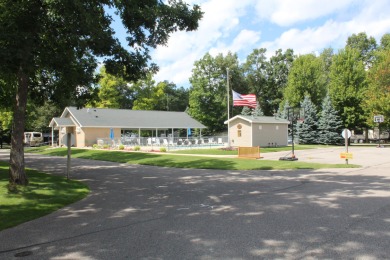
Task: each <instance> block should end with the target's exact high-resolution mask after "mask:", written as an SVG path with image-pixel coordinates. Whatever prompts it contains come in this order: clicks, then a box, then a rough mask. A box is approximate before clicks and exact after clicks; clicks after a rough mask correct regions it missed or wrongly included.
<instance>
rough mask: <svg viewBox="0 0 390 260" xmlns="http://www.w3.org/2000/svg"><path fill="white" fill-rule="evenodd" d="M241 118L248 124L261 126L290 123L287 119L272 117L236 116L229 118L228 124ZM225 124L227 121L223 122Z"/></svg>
mask: <svg viewBox="0 0 390 260" xmlns="http://www.w3.org/2000/svg"><path fill="white" fill-rule="evenodd" d="M237 118H241V119H244V120H246V121H248V122H250V123H263V124H289V123H290V121H288V120H287V119H283V118H279V117H274V116H244V115H237V116H235V117H232V118H230V120H229V121H230V122H231V121H233V120H235V119H237ZM225 124H227V121H226V122H225Z"/></svg>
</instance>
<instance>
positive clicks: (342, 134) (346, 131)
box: [341, 129, 352, 138]
mask: <svg viewBox="0 0 390 260" xmlns="http://www.w3.org/2000/svg"><path fill="white" fill-rule="evenodd" d="M345 134H347V138H350V137H351V135H352V133H351V131H349V129H344V130H343V131H342V132H341V136H342V137H343V138H345Z"/></svg>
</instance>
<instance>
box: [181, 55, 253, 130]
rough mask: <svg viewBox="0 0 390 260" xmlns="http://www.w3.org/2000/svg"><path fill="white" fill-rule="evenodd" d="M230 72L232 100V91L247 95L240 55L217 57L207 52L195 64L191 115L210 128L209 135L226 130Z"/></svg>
mask: <svg viewBox="0 0 390 260" xmlns="http://www.w3.org/2000/svg"><path fill="white" fill-rule="evenodd" d="M227 69H229V76H230V91H229V92H230V93H229V98H230V99H231V89H234V90H235V91H237V92H239V93H246V92H247V88H246V86H245V84H244V80H243V77H242V73H241V69H240V66H239V61H238V58H237V55H236V54H232V53H228V54H227V55H226V56H223V55H222V54H219V55H217V56H216V57H213V56H211V55H210V54H208V53H207V54H205V55H204V56H203V58H202V59H200V60H198V61H196V62H195V64H194V68H193V70H192V76H191V78H190V83H191V87H190V97H189V105H190V106H189V109H188V113H189V114H190V115H191V116H192V117H193V118H195V119H197V120H198V121H200V122H201V123H203V124H204V125H205V126H207V128H208V129H207V131H208V133H218V132H221V131H225V130H226V126H225V125H224V121H226V120H227V109H228V108H227V95H228V93H227V87H226V85H227V79H226V77H227ZM230 104H232V102H230ZM239 109H242V108H241V107H236V108H235V109H232V113H231V114H230V115H231V116H233V115H234V114H239V113H240V111H239ZM206 134H207V132H206Z"/></svg>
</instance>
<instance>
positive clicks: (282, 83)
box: [242, 48, 294, 116]
mask: <svg viewBox="0 0 390 260" xmlns="http://www.w3.org/2000/svg"><path fill="white" fill-rule="evenodd" d="M266 51H267V50H266V49H264V48H261V49H255V50H253V52H252V53H251V54H250V55H248V57H247V59H246V61H245V63H244V64H243V66H242V67H243V73H244V77H245V80H246V83H247V85H248V87H249V92H251V93H254V94H256V97H257V99H258V101H259V105H260V108H261V110H262V111H263V112H264V114H265V115H268V116H271V115H273V114H274V113H275V112H276V111H277V109H278V107H279V103H280V102H281V100H282V97H283V90H284V89H285V87H286V85H287V79H288V73H289V70H290V68H291V65H292V62H293V60H294V55H293V51H292V50H291V49H288V50H287V51H286V52H284V53H283V52H282V50H281V49H279V50H277V51H276V52H275V54H274V55H273V56H272V57H271V58H270V59H267V57H266Z"/></svg>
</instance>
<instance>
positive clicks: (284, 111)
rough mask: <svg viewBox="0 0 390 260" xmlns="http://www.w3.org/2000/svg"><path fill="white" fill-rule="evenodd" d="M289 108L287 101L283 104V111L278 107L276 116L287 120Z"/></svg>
mask: <svg viewBox="0 0 390 260" xmlns="http://www.w3.org/2000/svg"><path fill="white" fill-rule="evenodd" d="M289 106H290V104H289V102H288V100H286V102H285V103H284V106H283V109H281V107H279V111H278V116H279V117H280V118H283V119H288V114H287V108H288V107H289Z"/></svg>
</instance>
